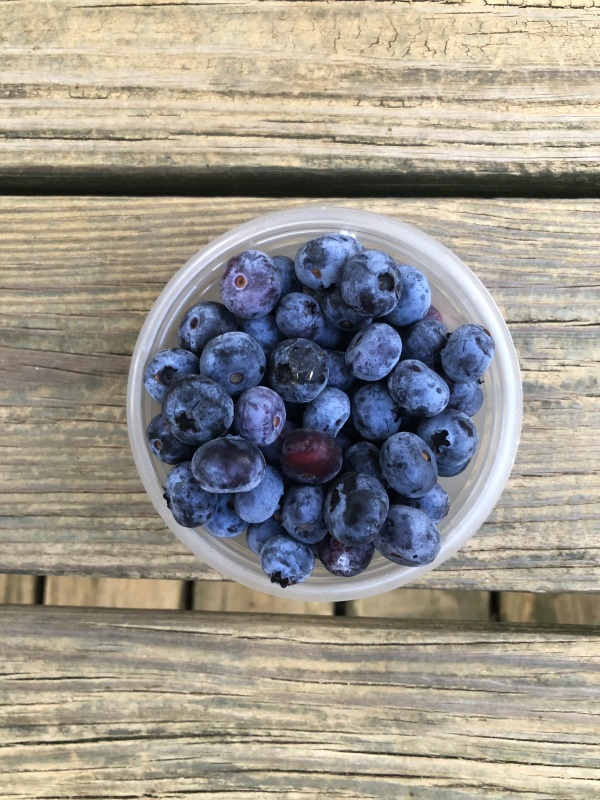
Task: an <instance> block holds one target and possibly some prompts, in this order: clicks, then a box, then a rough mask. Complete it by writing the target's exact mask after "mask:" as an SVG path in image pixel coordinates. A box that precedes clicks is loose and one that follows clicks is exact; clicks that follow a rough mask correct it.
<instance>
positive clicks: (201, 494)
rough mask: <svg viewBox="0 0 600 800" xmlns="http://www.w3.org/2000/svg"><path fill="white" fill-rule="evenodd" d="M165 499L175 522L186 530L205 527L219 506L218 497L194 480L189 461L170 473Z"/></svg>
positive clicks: (166, 484) (174, 468)
mask: <svg viewBox="0 0 600 800" xmlns="http://www.w3.org/2000/svg"><path fill="white" fill-rule="evenodd" d="M163 497H164V498H165V500H166V503H167V506H168V508H169V509H170V511H171V514H173V517H174V518H175V521H176V522H178V523H179V524H180V525H183V527H184V528H197V527H198V525H204V523H205V522H206V520H207V519H209V517H210V516H211V515H212V514H213V513H214V510H215V508H216V505H217V498H216V496H215V495H214V494H209V492H205V491H204V489H202V487H201V486H200V485H199V484H198V483H197V481H195V480H194V477H193V475H192V468H191V464H190V462H189V461H184V462H183V463H182V464H178V465H177V466H176V467H173V469H172V470H171V471H170V472H169V474H168V475H167V479H166V481H165V493H164V495H163Z"/></svg>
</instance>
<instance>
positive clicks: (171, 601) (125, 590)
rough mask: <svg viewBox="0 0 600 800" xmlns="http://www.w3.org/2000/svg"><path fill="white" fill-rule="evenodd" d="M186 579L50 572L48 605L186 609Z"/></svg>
mask: <svg viewBox="0 0 600 800" xmlns="http://www.w3.org/2000/svg"><path fill="white" fill-rule="evenodd" d="M185 597H186V584H185V581H168V580H151V579H149V578H146V579H144V578H90V577H87V576H83V575H50V576H49V577H48V578H46V581H45V586H44V604H45V605H47V606H94V607H100V608H152V609H166V608H173V609H181V608H185Z"/></svg>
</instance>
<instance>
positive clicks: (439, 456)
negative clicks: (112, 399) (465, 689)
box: [144, 233, 494, 587]
mask: <svg viewBox="0 0 600 800" xmlns="http://www.w3.org/2000/svg"><path fill="white" fill-rule="evenodd" d="M221 300H222V303H217V302H209V301H207V302H200V303H198V304H196V305H194V306H193V307H192V308H190V309H189V310H188V311H187V312H186V314H185V315H184V317H183V318H182V320H181V324H180V326H179V332H178V344H179V347H177V348H173V349H169V350H162V351H161V352H159V353H157V354H156V355H155V356H154V358H153V359H152V360H151V361H150V363H149V364H148V365H147V368H146V370H145V375H144V384H145V387H146V389H147V391H148V392H149V394H150V395H151V396H152V397H153V398H154V399H155V400H156V401H157V402H158V403H160V404H161V405H162V411H161V413H160V414H157V415H156V416H155V417H154V418H153V419H152V420H151V422H150V424H149V426H148V430H147V439H148V444H149V447H150V449H151V451H152V453H153V454H154V455H155V456H156V457H157V458H159V459H160V460H161V461H163V462H165V463H167V464H170V465H174V466H173V469H172V470H171V471H170V472H169V474H168V476H167V479H166V482H165V487H164V491H165V493H164V498H165V500H166V502H167V505H168V507H169V509H170V510H171V513H172V514H173V517H174V518H175V520H176V521H177V522H178V523H179V524H180V525H183V526H186V527H196V526H199V525H203V526H204V528H205V529H206V530H207V531H209V532H210V533H211V534H212V535H214V536H217V537H235V536H239V535H241V534H242V533H244V532H246V541H247V544H248V547H249V548H250V549H251V550H252V551H253V552H254V553H256V555H257V556H258V557H259V559H260V563H261V565H262V568H263V570H264V572H265V573H266V575H267V576H268V577H269V578H270V579H271V581H273V582H275V583H278V584H279V585H280V586H282V587H286V586H290V585H292V584H296V583H300V582H301V581H305V580H306V579H307V578H308V577H309V576H310V575H311V573H312V571H313V569H314V566H315V557H316V558H318V559H319V560H320V561H321V563H322V564H323V566H324V567H325V568H326V569H327V570H328V571H329V572H331V573H332V574H333V575H337V576H341V577H350V576H353V575H357V574H359V573H361V572H362V571H363V570H365V569H366V568H367V567H368V566H369V563H370V562H371V559H372V557H373V554H374V552H375V551H376V550H377V551H378V552H379V553H381V554H382V555H383V556H385V557H386V558H388V559H390V560H391V561H393V562H395V563H397V564H402V565H408V566H420V565H424V564H429V563H431V562H432V561H433V560H434V559H435V558H436V556H437V555H438V553H439V551H440V546H441V538H440V533H439V530H438V528H437V524H438V523H439V522H440V521H441V520H442V519H443V518H444V516H445V515H446V514H447V513H448V509H449V499H448V495H447V493H446V491H445V490H444V489H443V488H442V486H441V485H440V484H439V483H438V477H449V476H453V475H458V474H459V473H460V472H462V471H463V470H464V469H465V468H466V467H467V465H468V463H469V461H470V459H471V457H472V456H473V453H474V452H475V450H476V448H477V444H478V436H477V430H476V428H475V425H474V423H473V420H472V416H473V415H474V414H476V413H477V411H478V410H479V409H480V408H481V405H482V403H483V391H482V388H481V383H482V381H481V378H482V375H483V373H484V372H485V371H486V369H487V368H488V366H489V364H490V361H491V359H492V357H493V354H494V343H493V341H492V338H491V336H490V334H489V332H488V331H487V330H486V329H485V328H483V327H482V326H481V325H475V324H466V325H462V326H461V327H459V328H457V329H456V330H455V331H454V332H452V333H449V331H448V329H447V328H446V326H445V325H444V322H443V321H442V318H441V315H440V313H439V312H438V311H437V309H435V308H434V307H433V306H431V292H430V287H429V284H428V282H427V279H426V277H425V275H424V274H423V273H422V272H420V271H419V270H418V269H416V268H414V267H412V266H408V265H400V264H397V263H396V262H395V261H394V260H393V259H392V258H391V257H390V256H389V255H387V254H386V253H384V252H382V251H380V250H372V249H365V248H364V247H363V246H362V244H361V243H360V242H359V241H358V240H357V239H355V238H354V237H352V236H347V235H343V234H337V233H332V234H328V235H326V236H321V237H320V238H318V239H313V240H311V241H309V242H307V243H306V244H305V245H304V246H303V247H301V248H300V249H299V250H298V252H297V254H296V257H295V260H293V259H291V258H288V257H286V256H282V255H279V256H274V257H270V256H268V255H266V254H265V253H263V252H260V251H258V250H246V251H244V252H242V253H240V254H239V255H237V256H235V257H234V258H232V259H231V260H230V261H229V262H228V263H227V265H226V267H225V270H224V272H223V275H222V278H221Z"/></svg>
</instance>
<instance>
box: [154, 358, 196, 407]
mask: <svg viewBox="0 0 600 800" xmlns="http://www.w3.org/2000/svg"><path fill="white" fill-rule="evenodd" d="M198 372H199V365H198V356H195V355H194V354H193V353H190V352H188V351H187V350H180V349H179V348H178V347H174V348H172V349H171V350H161V351H160V353H157V354H156V355H155V356H154V358H153V359H152V361H150V363H149V364H148V366H147V367H146V369H145V371H144V386H145V387H146V391H147V392H148V394H149V395H150V397H152V398H154V400H156V402H157V403H163V402H164V399H165V397H166V396H167V392H168V391H169V389H170V388H171V386H173V384H174V383H176V382H177V381H178V380H180V379H181V378H184V377H185V376H186V375H197V374H198Z"/></svg>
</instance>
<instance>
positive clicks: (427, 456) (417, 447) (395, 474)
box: [379, 433, 438, 497]
mask: <svg viewBox="0 0 600 800" xmlns="http://www.w3.org/2000/svg"><path fill="white" fill-rule="evenodd" d="M379 463H380V465H381V471H382V472H383V477H384V478H385V479H386V481H387V482H388V483H389V485H390V486H391V487H392V489H395V490H396V491H397V492H399V493H400V494H403V495H405V497H421V496H422V495H424V494H425V493H426V492H428V491H429V490H430V489H432V488H433V486H434V485H435V483H436V481H437V477H438V470H437V463H436V460H435V456H434V454H433V452H432V451H431V449H430V448H429V447H428V446H427V444H425V442H424V441H423V440H422V439H420V438H419V437H418V436H415V434H414V433H396V434H394V435H393V436H390V438H389V439H388V440H387V441H385V442H384V443H383V445H382V447H381V451H380V454H379Z"/></svg>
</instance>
